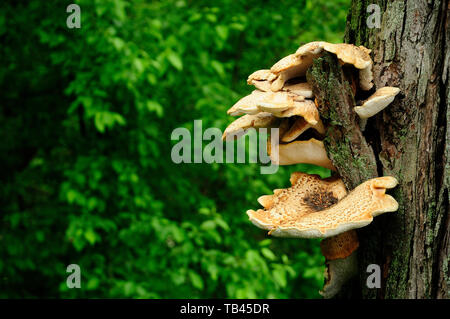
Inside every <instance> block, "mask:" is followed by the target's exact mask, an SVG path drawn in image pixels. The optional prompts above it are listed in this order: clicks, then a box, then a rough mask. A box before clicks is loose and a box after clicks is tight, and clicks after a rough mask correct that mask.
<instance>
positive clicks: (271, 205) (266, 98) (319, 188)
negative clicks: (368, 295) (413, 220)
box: [224, 41, 399, 298]
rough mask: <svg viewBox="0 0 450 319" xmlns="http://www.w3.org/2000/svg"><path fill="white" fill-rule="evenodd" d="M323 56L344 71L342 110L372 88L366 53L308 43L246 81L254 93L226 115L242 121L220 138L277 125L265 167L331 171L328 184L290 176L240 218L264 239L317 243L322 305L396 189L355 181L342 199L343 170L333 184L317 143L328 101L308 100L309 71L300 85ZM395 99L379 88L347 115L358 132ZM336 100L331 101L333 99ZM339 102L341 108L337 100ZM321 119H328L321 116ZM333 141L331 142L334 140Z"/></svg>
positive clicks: (347, 273) (344, 277) (352, 267)
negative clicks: (346, 93)
mask: <svg viewBox="0 0 450 319" xmlns="http://www.w3.org/2000/svg"><path fill="white" fill-rule="evenodd" d="M325 51H326V52H329V53H331V54H334V55H335V56H336V58H337V60H336V59H333V61H337V62H338V63H339V64H341V65H346V66H345V67H344V68H342V71H341V72H343V74H342V75H343V77H342V78H343V79H344V81H348V82H349V86H350V88H351V94H353V99H350V100H351V101H353V104H351V108H349V109H350V110H352V107H353V106H354V96H355V95H356V94H358V89H362V90H365V91H367V90H370V89H371V88H372V86H373V82H372V81H373V73H372V65H373V62H372V59H371V58H370V52H371V50H369V49H367V48H365V47H363V46H359V47H358V46H355V45H352V44H345V43H341V44H332V43H327V42H323V41H317V42H311V43H308V44H305V45H303V46H301V47H299V48H298V49H297V51H296V52H295V53H294V54H290V55H288V56H286V57H284V58H282V59H281V60H279V61H278V62H277V63H275V64H274V65H273V66H272V67H271V68H270V70H267V69H265V70H258V71H256V72H254V73H252V74H251V75H250V76H249V77H248V79H247V83H248V84H251V85H254V86H255V87H256V88H257V90H255V91H253V92H252V94H250V95H249V96H246V97H244V98H243V99H241V100H239V101H238V102H237V103H236V104H235V105H234V106H233V107H232V108H231V109H230V110H228V114H231V115H240V114H247V115H244V116H243V117H241V118H239V119H237V120H236V121H234V122H233V123H232V124H230V125H229V126H228V127H227V129H226V131H225V133H224V138H225V137H226V136H227V135H229V134H230V135H231V134H236V133H237V132H238V131H239V130H246V129H248V128H250V127H255V128H260V127H277V126H278V127H279V136H280V137H279V142H280V144H279V145H278V147H276V150H277V151H278V152H277V153H275V152H272V149H271V148H272V144H271V143H267V152H268V154H269V155H270V159H271V161H272V163H273V164H278V165H293V164H300V163H308V164H314V165H318V166H321V167H325V168H328V169H331V170H333V174H334V175H333V177H330V178H326V179H321V178H320V177H318V176H316V175H308V174H305V173H299V172H298V173H293V174H292V175H291V178H290V181H291V185H292V186H291V187H289V188H286V189H278V190H275V191H274V194H273V195H264V196H261V197H260V198H258V202H259V203H260V204H261V205H262V206H263V207H264V208H263V209H258V210H256V211H254V210H248V211H247V215H248V216H249V218H250V220H251V222H252V223H253V224H255V225H256V226H258V227H259V228H262V229H265V230H268V231H269V234H270V235H273V236H276V237H297V238H324V240H323V241H322V242H321V251H322V254H323V255H324V256H325V258H326V271H325V279H326V280H325V284H324V287H323V289H322V290H321V291H320V293H321V294H322V295H323V296H324V297H325V298H330V297H333V296H335V295H336V294H337V293H338V292H339V290H340V289H341V287H342V285H343V284H344V283H345V282H347V281H348V280H349V278H351V277H352V276H354V275H355V273H356V271H357V267H356V261H357V255H356V250H357V248H358V246H359V242H358V237H357V234H356V232H355V229H357V228H361V227H364V226H366V225H368V224H370V223H371V222H372V220H373V218H374V217H376V216H378V215H380V214H383V213H386V212H393V211H396V210H397V208H398V203H397V202H396V200H395V199H394V198H392V197H391V196H390V195H387V194H385V192H386V189H389V188H393V187H395V186H396V185H397V180H396V179H395V178H394V177H390V176H385V177H378V178H372V179H369V180H366V181H364V179H362V181H364V182H362V183H360V184H359V185H358V183H355V185H358V186H357V187H355V188H354V189H353V190H351V192H350V193H348V194H347V189H346V187H345V185H344V183H343V180H342V179H344V180H346V178H348V176H347V175H346V174H345V172H346V171H343V172H344V175H343V176H342V179H341V177H340V176H339V173H340V172H339V171H338V169H339V168H340V166H339V165H340V164H339V163H337V162H336V163H335V164H336V167H338V168H336V167H335V166H334V165H333V162H332V161H331V160H330V158H329V157H328V154H327V149H326V148H325V145H324V142H323V141H327V140H326V139H324V138H326V136H325V135H326V132H327V130H328V133H330V129H331V127H324V123H325V124H326V125H329V126H332V125H331V124H330V122H329V121H328V122H327V121H324V122H322V120H321V119H320V114H319V106H320V105H318V104H317V103H328V102H329V101H324V97H323V96H321V94H320V96H319V95H317V96H314V94H313V90H312V87H311V84H313V85H314V86H315V87H314V90H315V92H316V94H317V92H321V93H323V90H322V91H320V90H319V91H317V88H316V82H314V81H311V79H310V74H309V73H311V72H309V73H308V81H309V83H307V82H305V75H306V73H307V71H308V69H309V68H310V67H311V66H312V65H313V62H314V59H317V58H320V57H321V56H323V55H326V54H325V53H324V52H325ZM334 63H335V62H334ZM325 72H327V71H325ZM329 72H335V71H329ZM357 73H358V75H357ZM358 78H359V80H358ZM339 92H340V91H339ZM398 92H399V89H398V88H393V87H385V88H381V89H379V90H377V91H376V92H375V93H374V94H373V95H372V96H370V97H369V98H368V99H367V100H366V101H364V103H363V104H362V105H361V106H357V107H355V108H354V111H355V112H356V113H357V114H358V115H359V117H360V120H361V123H360V126H361V127H363V126H364V121H365V120H366V119H367V118H368V117H370V116H373V115H375V114H376V113H378V112H379V111H381V110H382V109H384V108H385V107H386V106H387V105H388V104H390V103H391V102H392V101H393V99H394V98H395V95H396V94H398ZM312 99H314V101H313V100H312ZM337 99H338V100H339V95H338V96H337ZM339 101H340V102H339V103H346V102H345V101H346V100H345V99H342V100H339ZM342 101H344V102H342ZM322 108H323V106H322ZM322 108H321V110H322ZM322 111H323V110H322ZM324 119H328V117H326V116H325V117H324ZM333 134H335V136H334V137H336V136H340V135H339V134H342V133H340V132H333ZM351 141H353V139H351ZM327 143H328V142H327ZM327 145H328V144H327ZM327 147H329V146H327ZM328 151H330V150H328ZM349 156H351V155H349ZM333 158H334V157H333ZM349 160H351V159H350V158H349Z"/></svg>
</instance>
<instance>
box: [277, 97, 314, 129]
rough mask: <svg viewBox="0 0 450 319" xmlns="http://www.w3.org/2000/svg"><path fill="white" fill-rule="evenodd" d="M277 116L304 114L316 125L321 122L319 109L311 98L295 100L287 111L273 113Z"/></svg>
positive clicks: (303, 115) (307, 119)
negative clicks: (300, 100)
mask: <svg viewBox="0 0 450 319" xmlns="http://www.w3.org/2000/svg"><path fill="white" fill-rule="evenodd" d="M273 114H274V115H275V116H276V117H292V116H296V115H299V116H302V117H303V118H304V119H305V120H306V121H307V122H308V123H310V124H312V125H316V124H317V123H318V122H319V119H320V117H319V110H318V109H317V107H316V105H315V104H314V102H313V101H311V100H305V101H302V102H298V101H294V104H293V106H292V107H289V108H288V109H286V110H285V111H282V112H275V113H273Z"/></svg>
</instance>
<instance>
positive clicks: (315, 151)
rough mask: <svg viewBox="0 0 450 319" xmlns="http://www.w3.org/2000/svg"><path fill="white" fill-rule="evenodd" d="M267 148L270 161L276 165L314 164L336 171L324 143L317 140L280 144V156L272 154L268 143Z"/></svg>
mask: <svg viewBox="0 0 450 319" xmlns="http://www.w3.org/2000/svg"><path fill="white" fill-rule="evenodd" d="M267 148H268V153H269V156H270V159H271V161H272V163H274V164H278V165H292V164H314V165H317V166H322V167H325V168H328V169H332V170H335V167H334V166H333V163H332V162H331V161H330V159H329V158H328V156H327V152H326V150H325V146H324V145H323V142H322V141H319V140H316V139H315V138H311V139H309V140H308V141H294V142H291V143H288V144H279V146H278V154H276V153H275V152H272V150H271V144H270V143H267Z"/></svg>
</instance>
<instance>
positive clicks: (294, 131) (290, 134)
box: [280, 117, 325, 143]
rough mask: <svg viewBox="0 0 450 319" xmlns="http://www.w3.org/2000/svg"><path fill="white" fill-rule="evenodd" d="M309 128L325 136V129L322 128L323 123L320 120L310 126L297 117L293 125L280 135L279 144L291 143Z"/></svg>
mask: <svg viewBox="0 0 450 319" xmlns="http://www.w3.org/2000/svg"><path fill="white" fill-rule="evenodd" d="M309 128H312V129H314V130H316V131H317V132H318V133H319V134H322V135H323V134H325V127H324V126H323V123H322V121H321V120H320V119H319V121H318V122H317V124H315V125H312V124H310V123H308V122H307V121H306V120H305V119H304V118H303V117H299V118H298V119H297V120H295V122H294V124H292V126H291V127H290V128H289V130H288V131H287V132H286V133H284V134H283V135H280V136H281V142H284V143H288V142H292V141H293V140H295V139H296V138H297V137H299V136H300V135H301V134H302V133H303V132H305V131H306V130H308V129H309Z"/></svg>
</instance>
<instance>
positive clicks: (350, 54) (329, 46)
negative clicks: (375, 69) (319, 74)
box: [323, 42, 372, 69]
mask: <svg viewBox="0 0 450 319" xmlns="http://www.w3.org/2000/svg"><path fill="white" fill-rule="evenodd" d="M323 48H324V50H325V51H328V52H331V53H334V54H336V56H337V58H338V59H340V60H342V61H343V62H344V63H348V64H352V65H354V66H355V68H357V69H365V68H366V67H368V66H370V65H371V64H372V59H371V58H370V55H369V53H370V52H371V50H369V49H367V48H365V47H363V46H359V47H357V46H355V45H353V44H348V43H339V44H333V43H328V42H323Z"/></svg>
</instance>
